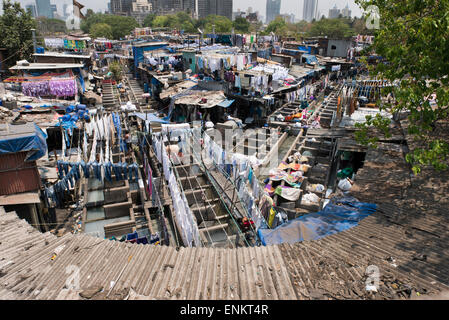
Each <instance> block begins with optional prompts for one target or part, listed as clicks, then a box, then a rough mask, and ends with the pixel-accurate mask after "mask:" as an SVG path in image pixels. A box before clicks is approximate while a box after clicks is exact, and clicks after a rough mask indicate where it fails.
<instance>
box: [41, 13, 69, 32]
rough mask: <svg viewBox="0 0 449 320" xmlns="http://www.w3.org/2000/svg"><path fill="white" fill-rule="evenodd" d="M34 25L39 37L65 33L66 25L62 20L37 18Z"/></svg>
mask: <svg viewBox="0 0 449 320" xmlns="http://www.w3.org/2000/svg"><path fill="white" fill-rule="evenodd" d="M36 23H37V30H38V33H39V34H41V35H47V34H54V33H65V32H67V25H66V23H65V21H63V20H59V19H48V18H45V17H38V18H36Z"/></svg>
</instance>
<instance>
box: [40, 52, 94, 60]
mask: <svg viewBox="0 0 449 320" xmlns="http://www.w3.org/2000/svg"><path fill="white" fill-rule="evenodd" d="M33 56H36V57H57V58H78V59H90V58H91V57H92V54H89V55H81V54H67V53H62V52H45V53H33Z"/></svg>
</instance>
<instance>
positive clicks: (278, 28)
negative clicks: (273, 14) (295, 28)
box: [265, 17, 288, 35]
mask: <svg viewBox="0 0 449 320" xmlns="http://www.w3.org/2000/svg"><path fill="white" fill-rule="evenodd" d="M287 31H288V28H287V23H286V22H285V20H284V19H282V18H281V17H277V18H276V19H274V20H273V21H271V22H270V23H269V24H268V27H267V28H266V29H265V34H270V33H271V32H274V33H275V34H277V35H286V34H287Z"/></svg>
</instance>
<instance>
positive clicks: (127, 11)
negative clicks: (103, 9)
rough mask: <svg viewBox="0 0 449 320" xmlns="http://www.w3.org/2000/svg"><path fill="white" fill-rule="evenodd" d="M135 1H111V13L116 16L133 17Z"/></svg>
mask: <svg viewBox="0 0 449 320" xmlns="http://www.w3.org/2000/svg"><path fill="white" fill-rule="evenodd" d="M132 4H133V0H111V13H112V14H116V15H125V16H128V15H131V11H132V7H133V5H132Z"/></svg>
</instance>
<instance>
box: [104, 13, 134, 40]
mask: <svg viewBox="0 0 449 320" xmlns="http://www.w3.org/2000/svg"><path fill="white" fill-rule="evenodd" d="M102 22H104V23H106V24H108V25H110V26H111V28H112V36H113V38H114V39H115V40H119V39H122V38H124V37H125V36H127V35H130V34H131V32H132V31H133V30H134V29H135V28H138V27H139V23H138V22H137V21H136V19H134V18H133V17H124V16H113V15H104V20H103V21H102Z"/></svg>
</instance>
